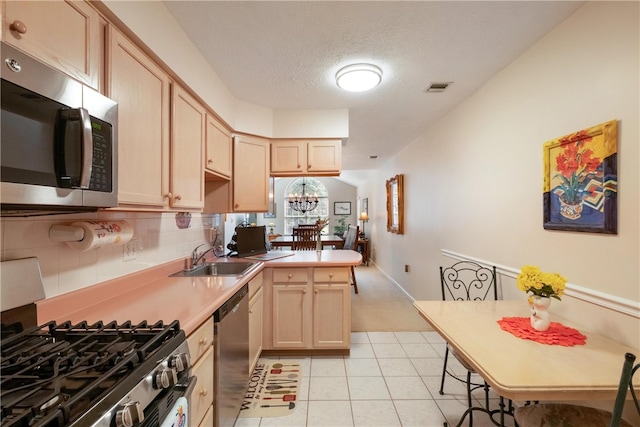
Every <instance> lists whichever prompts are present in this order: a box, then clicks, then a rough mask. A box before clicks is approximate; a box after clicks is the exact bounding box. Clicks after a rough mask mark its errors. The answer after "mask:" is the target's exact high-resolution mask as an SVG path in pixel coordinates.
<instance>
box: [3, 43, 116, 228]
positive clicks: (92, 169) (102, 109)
mask: <svg viewBox="0 0 640 427" xmlns="http://www.w3.org/2000/svg"><path fill="white" fill-rule="evenodd" d="M0 48H1V50H0V52H1V55H2V63H1V64H0V70H1V71H0V76H1V77H2V87H1V89H0V97H1V98H2V111H1V113H0V114H1V115H0V121H1V128H0V129H1V130H0V150H1V152H0V167H1V168H0V180H1V185H2V186H1V188H0V190H1V192H0V204H1V207H2V212H1V215H2V216H16V215H18V216H27V215H38V214H40V215H41V214H46V213H62V212H64V211H70V212H83V211H95V210H97V209H98V208H104V207H114V206H117V205H118V189H117V182H118V179H117V176H118V174H117V171H118V166H117V159H118V155H117V118H118V105H117V103H116V102H114V101H112V100H110V99H108V98H106V97H104V96H103V95H101V94H100V93H98V92H97V91H95V90H94V89H92V88H90V87H88V86H86V85H84V84H82V83H80V82H78V81H76V80H74V79H72V78H71V77H69V76H67V75H66V74H64V73H62V72H60V71H58V70H56V69H54V68H51V67H49V66H48V65H46V64H43V63H41V62H39V61H37V60H36V59H34V58H32V57H30V56H28V55H26V54H24V53H22V52H20V51H18V50H16V49H14V48H13V47H11V46H9V45H7V44H5V43H1V44H0Z"/></svg>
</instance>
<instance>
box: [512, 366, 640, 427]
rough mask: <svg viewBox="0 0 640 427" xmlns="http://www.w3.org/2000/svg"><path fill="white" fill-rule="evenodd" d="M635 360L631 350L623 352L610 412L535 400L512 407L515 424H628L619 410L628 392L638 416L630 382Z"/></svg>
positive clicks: (597, 426)
mask: <svg viewBox="0 0 640 427" xmlns="http://www.w3.org/2000/svg"><path fill="white" fill-rule="evenodd" d="M635 360H636V356H635V355H634V354H632V353H627V354H625V357H624V364H623V365H622V374H621V375H620V385H619V386H618V394H617V395H616V400H615V403H614V405H613V412H609V411H605V410H603V409H596V408H590V407H587V406H580V405H572V404H565V403H539V404H535V405H525V406H520V407H518V408H516V411H515V419H516V421H517V422H518V425H519V426H520V427H534V426H535V427H537V426H576V427H587V426H588V427H632V425H631V424H630V423H628V422H627V421H625V420H623V419H622V411H623V409H624V404H625V401H626V400H627V393H628V392H629V393H630V394H631V398H632V400H633V403H634V404H635V407H636V411H638V416H640V403H639V402H638V396H637V395H636V391H635V389H634V386H633V376H634V375H635V373H636V372H637V371H638V369H640V363H637V364H636V365H635V366H634V364H633V363H634V362H635Z"/></svg>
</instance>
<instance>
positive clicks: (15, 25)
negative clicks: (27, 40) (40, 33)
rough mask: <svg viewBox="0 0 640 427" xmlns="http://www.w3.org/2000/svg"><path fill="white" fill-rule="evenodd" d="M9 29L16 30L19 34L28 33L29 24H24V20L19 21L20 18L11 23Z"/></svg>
mask: <svg viewBox="0 0 640 427" xmlns="http://www.w3.org/2000/svg"><path fill="white" fill-rule="evenodd" d="M9 29H10V30H11V31H15V32H16V33H18V34H26V33H27V26H26V25H24V22H22V21H18V20H15V21H13V22H12V23H11V25H9Z"/></svg>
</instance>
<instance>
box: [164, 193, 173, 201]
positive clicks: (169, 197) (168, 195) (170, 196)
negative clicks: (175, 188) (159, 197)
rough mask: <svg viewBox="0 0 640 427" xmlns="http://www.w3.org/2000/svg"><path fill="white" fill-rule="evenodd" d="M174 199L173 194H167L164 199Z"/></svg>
mask: <svg viewBox="0 0 640 427" xmlns="http://www.w3.org/2000/svg"><path fill="white" fill-rule="evenodd" d="M172 198H173V194H172V193H167V194H165V195H164V196H163V199H169V200H171V199H172Z"/></svg>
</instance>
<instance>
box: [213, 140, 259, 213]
mask: <svg viewBox="0 0 640 427" xmlns="http://www.w3.org/2000/svg"><path fill="white" fill-rule="evenodd" d="M269 157H270V156H269V140H268V139H266V138H261V137H257V136H249V135H234V136H233V179H232V180H231V181H225V182H222V181H213V180H207V182H206V188H205V207H204V212H206V213H225V212H268V211H269Z"/></svg>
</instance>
